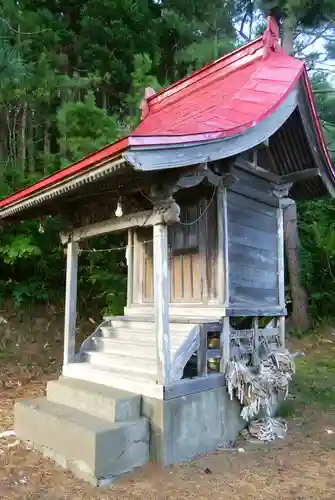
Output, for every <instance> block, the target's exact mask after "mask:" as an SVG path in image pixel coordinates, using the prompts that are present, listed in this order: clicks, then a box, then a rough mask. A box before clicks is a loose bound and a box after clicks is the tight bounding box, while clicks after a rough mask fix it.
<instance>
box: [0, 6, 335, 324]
mask: <svg viewBox="0 0 335 500" xmlns="http://www.w3.org/2000/svg"><path fill="white" fill-rule="evenodd" d="M269 13H270V14H272V15H274V16H275V17H276V18H277V20H278V21H279V22H280V24H281V30H282V35H283V39H284V43H289V44H290V45H291V46H292V44H293V50H294V53H295V55H296V57H299V58H301V59H303V60H304V62H305V63H306V66H307V68H308V71H309V75H310V78H311V80H312V86H313V91H314V95H315V99H316V104H317V109H318V113H319V116H320V118H321V122H322V126H323V129H324V133H325V137H326V140H327V143H328V147H329V150H330V152H331V154H332V156H333V159H334V160H335V77H334V75H335V0H319V1H315V0H291V1H285V0H279V1H271V0H265V1H261V0H259V1H257V0H254V1H248V0H240V1H233V0H232V1H230V0H211V2H204V1H203V0H161V1H159V0H86V1H85V2H83V1H82V0H67V1H64V0H53V1H50V0H15V1H14V0H1V2H0V196H1V197H3V196H5V195H7V194H9V193H11V192H12V191H14V190H17V189H19V188H21V187H23V186H26V185H28V184H30V183H32V182H34V181H35V180H37V179H38V178H40V177H42V176H45V175H48V174H51V173H52V172H54V171H56V170H57V169H59V168H62V167H64V166H66V165H68V164H70V163H71V162H73V161H76V160H78V159H80V158H81V157H83V156H84V155H86V154H88V153H90V152H92V151H95V150H97V149H98V148H100V147H102V146H105V145H107V144H109V143H112V142H113V141H115V140H116V139H117V138H118V137H120V136H121V135H124V134H126V133H127V132H129V131H130V130H131V129H132V128H133V127H134V126H135V125H136V124H137V122H138V120H139V103H140V101H141V99H142V97H143V94H144V89H145V87H148V86H150V87H153V88H155V89H159V88H161V87H165V86H167V85H168V84H169V83H172V82H173V81H175V80H177V79H179V78H181V77H183V76H185V75H187V74H189V73H190V72H192V71H193V70H195V69H197V68H199V67H201V66H202V65H204V64H205V63H208V62H211V61H212V60H214V59H216V58H217V57H219V56H221V55H224V54H225V53H227V52H229V51H231V50H233V49H234V48H235V47H237V46H239V45H240V44H242V43H245V42H246V41H248V40H250V39H252V38H254V37H255V36H257V34H259V33H261V32H262V30H263V29H264V26H265V19H266V16H267V15H268V14H269ZM298 209H299V231H300V238H301V279H302V283H303V285H304V287H305V289H306V291H307V293H308V297H309V311H310V314H311V316H312V318H313V319H314V320H316V321H318V320H320V318H324V317H332V316H334V311H335V201H333V200H330V201H324V200H322V201H316V202H309V203H304V204H301V205H299V207H298ZM60 224H61V222H60V221H59V220H57V219H47V220H45V221H44V224H43V231H44V232H41V224H40V222H39V221H28V222H23V223H21V224H18V225H15V226H11V227H9V228H3V230H2V231H1V233H0V301H2V302H6V301H8V300H10V301H13V302H14V304H15V307H16V308H18V309H22V308H27V307H34V306H35V305H37V304H38V303H58V302H59V298H60V297H62V296H63V293H64V292H63V290H64V279H65V274H64V273H65V258H64V251H63V248H62V247H61V245H60V241H59V236H58V232H59V229H60ZM123 245H124V241H123V240H122V237H121V236H109V237H104V238H99V239H97V240H95V241H94V248H95V249H100V250H106V249H109V248H115V247H122V246H123ZM86 250H87V251H86V252H84V253H82V254H81V256H80V271H79V294H78V295H79V311H85V313H86V314H87V313H88V312H89V311H90V312H91V311H99V312H100V313H101V314H102V313H106V312H108V313H110V314H120V313H122V307H123V305H124V300H125V289H126V273H125V269H126V267H125V252H124V250H113V251H101V252H93V251H89V250H92V248H89V247H87V248H86ZM287 293H288V297H289V295H290V290H289V289H288V290H287Z"/></svg>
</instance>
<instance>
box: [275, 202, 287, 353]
mask: <svg viewBox="0 0 335 500" xmlns="http://www.w3.org/2000/svg"><path fill="white" fill-rule="evenodd" d="M283 205H285V202H283V200H279V208H278V211H277V248H278V298H279V306H280V308H281V309H285V308H286V298H285V250H284V208H283ZM285 319H286V318H285V316H280V317H279V318H278V319H277V328H278V329H279V341H280V345H281V347H285Z"/></svg>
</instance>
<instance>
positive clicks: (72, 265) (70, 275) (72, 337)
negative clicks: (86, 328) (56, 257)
mask: <svg viewBox="0 0 335 500" xmlns="http://www.w3.org/2000/svg"><path fill="white" fill-rule="evenodd" d="M78 253H79V247H78V243H74V242H73V241H70V242H69V243H68V245H67V256H66V291H65V320H64V360H63V363H64V365H68V364H69V363H73V362H74V359H75V344H76V320H77V281H78Z"/></svg>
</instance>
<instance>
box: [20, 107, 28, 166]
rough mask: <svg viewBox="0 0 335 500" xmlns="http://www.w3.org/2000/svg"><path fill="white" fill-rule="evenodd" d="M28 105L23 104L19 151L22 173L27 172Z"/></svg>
mask: <svg viewBox="0 0 335 500" xmlns="http://www.w3.org/2000/svg"><path fill="white" fill-rule="evenodd" d="M27 107H28V106H27V103H26V102H25V103H23V106H22V114H21V134H20V135H21V137H20V144H21V146H20V151H19V161H20V163H21V169H22V172H25V168H26V156H27V144H26V131H27Z"/></svg>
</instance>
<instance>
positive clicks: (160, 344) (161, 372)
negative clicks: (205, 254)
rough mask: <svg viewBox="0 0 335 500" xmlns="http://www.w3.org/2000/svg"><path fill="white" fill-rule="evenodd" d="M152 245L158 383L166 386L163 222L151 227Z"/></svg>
mask: <svg viewBox="0 0 335 500" xmlns="http://www.w3.org/2000/svg"><path fill="white" fill-rule="evenodd" d="M153 239H154V241H153V247H154V300H155V323H156V342H157V375H158V384H161V385H164V386H167V385H169V381H170V372H171V359H170V337H169V294H170V293H169V292H170V286H169V262H168V229H167V226H166V225H165V224H156V225H155V226H154V228H153Z"/></svg>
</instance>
